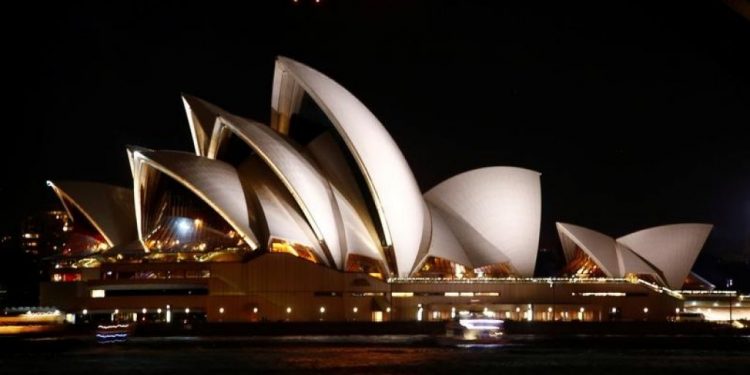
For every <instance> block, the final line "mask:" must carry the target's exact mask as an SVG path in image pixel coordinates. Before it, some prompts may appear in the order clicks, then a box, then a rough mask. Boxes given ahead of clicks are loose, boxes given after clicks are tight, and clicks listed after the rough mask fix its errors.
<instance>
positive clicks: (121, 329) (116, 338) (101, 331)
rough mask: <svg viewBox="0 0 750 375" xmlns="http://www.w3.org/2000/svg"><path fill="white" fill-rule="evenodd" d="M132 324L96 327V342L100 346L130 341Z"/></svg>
mask: <svg viewBox="0 0 750 375" xmlns="http://www.w3.org/2000/svg"><path fill="white" fill-rule="evenodd" d="M130 329H131V327H130V324H128V323H124V324H109V325H105V324H100V325H98V326H97V327H96V341H97V342H98V343H100V344H111V343H117V342H125V341H128V336H130Z"/></svg>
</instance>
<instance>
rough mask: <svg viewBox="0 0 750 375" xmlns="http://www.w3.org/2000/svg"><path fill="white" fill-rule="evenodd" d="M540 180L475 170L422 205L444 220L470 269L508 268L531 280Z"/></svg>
mask: <svg viewBox="0 0 750 375" xmlns="http://www.w3.org/2000/svg"><path fill="white" fill-rule="evenodd" d="M539 176H540V174H539V172H535V171H531V170H528V169H523V168H515V167H488V168H481V169H475V170H472V171H469V172H465V173H462V174H459V175H457V176H454V177H451V178H449V179H448V180H446V181H444V182H442V183H440V184H439V185H437V186H435V187H434V188H432V189H431V190H430V191H428V192H427V193H426V194H425V199H426V200H427V201H428V202H429V203H430V204H432V205H434V206H435V207H437V208H438V209H440V211H441V213H444V214H445V215H444V218H445V220H446V222H447V223H448V225H449V226H450V228H451V229H452V231H453V233H454V234H455V235H456V238H457V239H458V241H459V242H460V243H461V244H462V246H463V248H464V249H465V250H466V254H467V256H468V258H469V259H470V260H471V263H472V264H473V266H474V267H482V266H486V265H491V264H497V263H509V264H510V265H511V267H512V268H513V270H514V271H515V272H516V273H517V274H518V275H519V276H529V277H530V276H533V275H534V267H535V265H536V256H537V252H538V246H539V229H540V224H541V214H542V195H541V183H540V179H539Z"/></svg>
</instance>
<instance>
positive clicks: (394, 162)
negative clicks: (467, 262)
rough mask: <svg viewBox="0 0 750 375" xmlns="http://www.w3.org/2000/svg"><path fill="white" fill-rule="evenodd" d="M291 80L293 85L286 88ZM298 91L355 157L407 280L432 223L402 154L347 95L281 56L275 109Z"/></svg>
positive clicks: (304, 67)
mask: <svg viewBox="0 0 750 375" xmlns="http://www.w3.org/2000/svg"><path fill="white" fill-rule="evenodd" d="M288 78H292V80H291V81H292V82H294V83H295V84H288V83H289V82H290V80H289V79H288ZM284 82H286V83H287V84H282V83H284ZM299 87H302V88H303V89H304V91H305V92H307V93H308V95H310V97H311V98H312V99H313V100H314V101H315V103H316V104H317V105H318V106H319V107H320V108H321V109H322V111H323V112H324V113H325V114H326V116H327V117H328V118H329V119H330V121H331V122H332V123H333V125H334V127H335V128H336V130H337V131H338V132H339V134H340V135H341V137H342V139H343V140H344V143H345V144H346V146H347V148H348V149H349V151H350V152H351V153H352V156H353V157H354V160H355V161H356V162H357V165H358V166H359V168H360V171H361V172H362V175H363V176H364V178H365V181H366V183H367V185H368V188H369V193H370V194H371V195H372V199H373V202H374V203H375V206H376V208H377V211H378V215H379V218H378V219H379V221H380V224H381V226H382V228H383V233H384V237H385V238H384V241H385V244H386V246H392V247H393V250H394V252H395V256H396V264H397V268H398V274H399V275H400V276H403V277H406V276H408V275H409V273H410V271H411V269H412V267H413V265H414V263H415V261H416V257H417V254H418V253H419V251H420V249H422V247H426V246H427V243H426V241H423V239H424V238H425V237H426V234H428V233H429V230H430V221H429V215H427V214H426V207H425V204H424V202H423V200H422V195H421V193H420V191H419V187H418V185H417V182H416V180H415V179H414V175H413V174H412V173H411V169H410V168H409V165H408V163H407V162H406V159H405V158H404V155H403V154H402V153H401V150H399V148H398V145H396V142H394V140H393V138H391V136H390V135H389V134H388V132H387V131H386V130H385V128H384V127H383V125H382V124H381V123H380V121H378V119H377V118H376V117H375V116H374V115H373V114H372V113H371V112H370V111H369V110H368V109H367V107H365V106H364V105H363V104H362V103H361V102H360V101H359V100H358V99H357V98H356V97H354V95H352V94H351V93H350V92H349V91H347V90H346V89H345V88H343V87H342V86H341V85H339V84H338V83H336V82H334V81H333V80H332V79H330V78H328V77H326V76H325V75H323V74H321V73H320V72H318V71H316V70H314V69H312V68H310V67H308V66H306V65H304V64H301V63H299V62H296V61H294V60H291V59H288V58H284V57H280V58H279V59H278V60H277V61H276V71H275V74H274V87H273V94H272V99H271V104H272V107H273V109H274V110H275V111H284V110H285V109H287V108H288V106H286V105H284V103H286V102H290V101H294V100H292V99H293V97H296V96H298V89H299ZM287 115H289V114H287Z"/></svg>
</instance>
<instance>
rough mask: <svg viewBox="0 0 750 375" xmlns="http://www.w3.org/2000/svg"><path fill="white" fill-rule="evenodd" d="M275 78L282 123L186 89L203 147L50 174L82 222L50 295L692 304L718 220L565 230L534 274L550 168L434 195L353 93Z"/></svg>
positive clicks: (170, 309) (258, 311)
mask: <svg viewBox="0 0 750 375" xmlns="http://www.w3.org/2000/svg"><path fill="white" fill-rule="evenodd" d="M273 82H274V85H273V90H272V97H271V106H272V110H271V115H272V116H271V126H267V125H264V124H261V123H259V122H256V121H253V120H249V119H245V118H241V117H238V116H236V115H233V114H231V113H229V112H226V111H225V110H223V109H221V108H219V107H217V106H215V105H213V104H210V103H207V102H205V101H203V100H200V99H197V98H194V97H191V96H188V95H184V96H183V101H184V105H185V109H186V112H187V118H188V123H189V126H190V130H191V134H192V137H193V145H194V148H195V150H194V152H193V153H188V152H181V151H156V150H150V149H146V148H142V147H135V146H131V147H128V148H127V155H128V158H129V162H130V168H131V173H132V176H133V189H132V190H130V189H125V188H121V187H113V186H108V185H104V184H98V183H88V182H66V181H52V182H49V185H50V187H52V188H53V189H54V191H55V193H56V194H57V196H58V197H59V198H60V200H61V202H62V203H63V205H64V206H65V209H66V212H67V217H69V218H70V221H71V222H72V226H68V228H72V229H69V230H68V231H69V232H70V234H69V240H68V242H67V243H66V246H65V247H64V248H63V250H62V252H61V253H59V254H57V255H58V257H57V258H55V261H54V262H53V269H52V273H51V276H50V282H47V283H43V284H42V286H41V299H42V304H43V305H50V306H52V305H54V306H58V307H60V308H61V309H64V310H66V311H74V312H77V313H79V314H87V315H88V316H93V315H98V316H100V317H104V318H106V319H110V318H112V317H113V316H114V315H118V314H120V315H122V316H123V317H124V316H127V317H129V318H132V319H135V320H150V321H154V320H155V321H167V322H169V321H171V320H172V319H179V320H180V321H187V320H190V319H208V320H210V321H260V320H274V321H276V320H280V321H319V320H321V319H325V320H341V321H343V320H371V321H383V320H446V319H450V318H452V317H454V316H456V314H459V313H461V312H463V311H477V310H478V311H482V312H485V313H487V314H488V315H493V316H499V317H503V318H506V319H517V320H567V321H570V320H644V319H657V320H663V319H666V317H667V316H668V315H671V314H674V313H675V311H679V310H680V309H683V308H684V303H685V299H684V297H683V295H682V294H680V293H679V292H678V290H679V289H681V288H682V287H683V284H685V281H686V280H687V279H689V278H690V277H689V276H690V275H691V273H690V271H691V269H692V266H693V262H694V261H695V258H696V256H697V254H698V253H699V252H700V250H701V248H702V246H703V243H704V242H705V240H706V238H707V237H708V235H709V233H710V231H711V225H706V224H677V225H668V226H662V227H657V228H652V229H648V230H644V231H640V232H636V233H633V234H631V235H628V236H625V237H622V238H619V239H617V240H615V239H612V238H610V237H608V236H606V235H603V234H600V233H597V232H594V231H591V230H588V229H585V228H582V227H577V226H573V225H570V224H558V230H559V231H560V238H561V241H562V244H563V248H564V250H565V257H566V261H567V266H566V267H565V268H564V269H563V270H561V272H560V276H559V277H547V278H535V277H534V273H535V265H536V260H537V254H538V248H539V231H540V223H541V210H542V207H541V202H542V200H541V184H540V174H539V173H538V172H535V171H531V170H527V169H522V168H516V167H505V166H496V167H487V168H480V169H476V170H472V171H468V172H464V173H461V174H459V175H457V176H454V177H451V178H449V179H447V180H445V181H443V182H442V183H440V184H438V185H437V186H435V187H433V188H432V189H430V190H429V191H427V192H426V193H424V194H422V192H421V191H420V190H419V188H418V186H417V183H416V180H415V178H414V176H413V174H412V172H411V170H410V168H409V166H408V163H407V162H406V160H405V158H404V156H403V154H402V153H401V151H400V150H399V148H398V147H397V145H396V143H395V142H394V140H393V139H392V138H391V137H390V135H389V134H388V132H387V131H386V130H385V128H384V127H383V125H382V124H381V123H380V122H379V121H378V120H377V118H376V117H375V116H374V115H373V114H372V113H371V112H370V111H369V110H368V109H367V108H366V107H365V106H364V105H363V104H362V103H361V102H360V101H359V100H358V99H357V98H355V97H354V96H353V95H352V94H351V93H350V92H348V91H347V90H346V89H344V88H343V87H342V86H340V85H339V84H338V83H336V82H334V81H333V80H331V79H330V78H328V77H327V76H325V75H323V74H321V73H320V72H318V71H316V70H314V69H312V68H310V67H308V66H306V65H303V64H301V63H299V62H296V61H293V60H291V59H287V58H283V57H281V58H279V59H278V60H277V61H276V66H275V74H274V80H273ZM309 106H316V107H317V108H318V109H319V110H320V111H321V112H322V113H323V115H324V116H323V117H325V123H324V124H318V125H320V127H319V129H320V131H319V132H318V133H317V134H314V135H313V136H309V134H308V136H306V137H305V139H306V141H305V140H303V139H301V138H295V134H296V133H295V132H296V131H297V130H298V127H301V126H300V123H304V124H305V126H306V128H305V129H303V130H305V131H307V132H308V133H310V132H312V131H313V130H314V129H315V125H310V124H311V123H313V124H314V123H315V122H314V121H311V120H310V119H309V118H305V113H304V108H306V107H309ZM29 233H32V232H29ZM34 233H37V232H34ZM693 279H695V280H700V279H699V277H697V275H696V277H694V278H693ZM703 288H704V289H711V288H710V287H707V286H704V287H703ZM699 289H700V288H699Z"/></svg>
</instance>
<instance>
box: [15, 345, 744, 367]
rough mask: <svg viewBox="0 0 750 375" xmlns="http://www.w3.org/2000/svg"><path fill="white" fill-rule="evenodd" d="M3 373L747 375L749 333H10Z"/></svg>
mask: <svg viewBox="0 0 750 375" xmlns="http://www.w3.org/2000/svg"><path fill="white" fill-rule="evenodd" d="M0 348H1V349H2V352H0V368H1V369H2V371H1V372H2V374H28V373H45V374H86V373H98V374H107V375H110V374H126V373H127V374H163V373H173V374H209V373H219V374H220V373H232V374H234V373H240V372H244V373H248V374H253V373H265V372H287V373H341V374H344V373H346V374H359V373H367V374H403V373H432V374H434V373H440V374H443V373H449V374H480V373H488V374H489V373H493V374H495V373H498V374H499V373H502V374H531V373H534V374H545V373H555V374H581V373H587V372H593V371H596V373H601V374H631V375H632V374H644V373H649V374H650V373H653V374H657V373H658V374H672V373H674V374H699V373H702V374H740V373H742V374H747V373H748V371H749V370H750V336H731V337H715V336H635V337H634V336H627V337H626V336H587V335H580V336H568V337H564V338H563V337H554V336H543V335H519V336H514V337H508V338H506V339H505V340H504V341H503V342H501V343H499V344H496V345H490V346H471V345H463V346H459V347H455V346H451V347H444V346H440V345H438V344H437V343H436V342H435V340H433V338H432V337H430V336H426V335H380V336H357V335H348V336H325V335H319V336H279V337H210V338H208V337H191V336H180V337H148V338H139V337H134V338H131V339H130V340H128V342H126V343H120V344H110V345H101V344H97V343H96V342H95V341H94V340H91V339H90V338H88V337H65V338H34V339H31V338H25V339H3V340H2V341H0Z"/></svg>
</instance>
